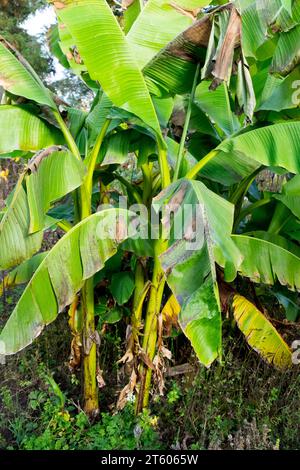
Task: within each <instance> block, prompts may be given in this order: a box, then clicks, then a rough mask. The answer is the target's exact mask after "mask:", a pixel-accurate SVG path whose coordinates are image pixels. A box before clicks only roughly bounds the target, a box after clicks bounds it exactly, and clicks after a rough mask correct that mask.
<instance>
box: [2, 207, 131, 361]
mask: <svg viewBox="0 0 300 470" xmlns="http://www.w3.org/2000/svg"><path fill="white" fill-rule="evenodd" d="M117 216H120V219H119V221H120V222H119V223H120V224H121V225H122V224H123V223H124V222H125V220H129V222H132V220H133V219H132V215H131V214H129V213H128V211H125V210H121V209H120V210H116V209H107V210H103V211H101V212H97V213H95V214H93V215H91V216H90V217H87V218H86V219H84V220H83V221H82V222H80V223H79V224H77V225H76V226H75V227H73V228H72V229H71V230H70V231H69V232H68V233H67V234H65V235H64V236H63V237H62V238H61V239H60V240H59V241H58V242H57V244H56V245H55V246H54V247H53V248H52V249H51V250H50V251H49V252H48V254H47V256H46V257H45V258H44V260H43V261H42V263H41V264H40V265H39V267H38V269H37V270H36V271H35V273H34V275H33V277H32V279H31V280H30V282H29V284H28V285H27V287H26V288H25V290H24V292H23V294H22V296H21V298H20V300H19V302H18V303H17V305H16V307H15V309H14V311H13V312H12V314H11V316H10V318H9V320H8V321H7V323H6V325H5V326H4V329H3V330H2V332H1V335H0V341H2V342H3V343H2V344H4V354H5V355H10V354H14V353H16V352H18V351H20V350H21V349H23V348H25V347H26V346H28V345H29V344H31V343H32V341H33V340H34V339H35V338H36V337H37V336H39V335H40V333H41V332H42V330H43V329H44V327H45V326H46V325H48V324H49V323H51V322H53V321H54V320H55V319H56V317H57V315H58V314H59V313H60V312H61V311H62V310H63V309H64V308H65V307H66V306H67V305H69V304H71V303H72V301H73V299H74V296H75V294H76V293H77V292H78V291H79V290H80V289H81V288H82V286H83V284H84V281H85V280H86V279H88V278H90V277H91V276H93V275H94V274H95V273H96V272H97V271H99V270H100V269H102V268H103V267H104V264H105V262H106V261H107V260H108V259H109V258H111V257H112V256H113V255H114V254H115V253H116V251H117V246H118V243H119V242H120V241H122V240H123V239H124V238H126V235H125V231H123V230H118V229H117V230H116V231H117V235H116V234H115V233H114V232H113V231H112V225H113V223H114V222H115V220H116V217H117ZM130 226H131V228H132V224H130ZM119 228H120V227H119ZM121 228H122V227H121ZM129 230H131V229H129ZM122 233H123V235H121V234H122ZM129 233H130V232H129ZM132 235H133V233H132Z"/></svg>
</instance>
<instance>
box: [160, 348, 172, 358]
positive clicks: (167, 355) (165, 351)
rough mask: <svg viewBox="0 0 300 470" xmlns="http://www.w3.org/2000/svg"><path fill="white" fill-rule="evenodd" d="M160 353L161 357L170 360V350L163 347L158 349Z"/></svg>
mask: <svg viewBox="0 0 300 470" xmlns="http://www.w3.org/2000/svg"><path fill="white" fill-rule="evenodd" d="M160 352H161V354H162V355H163V357H165V358H166V359H168V360H169V361H170V360H171V359H172V352H171V351H170V349H168V348H166V347H165V346H162V347H161V348H160Z"/></svg>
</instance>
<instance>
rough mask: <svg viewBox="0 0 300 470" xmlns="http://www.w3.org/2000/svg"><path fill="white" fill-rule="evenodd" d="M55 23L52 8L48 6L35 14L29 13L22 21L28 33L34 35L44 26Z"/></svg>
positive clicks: (42, 29)
mask: <svg viewBox="0 0 300 470" xmlns="http://www.w3.org/2000/svg"><path fill="white" fill-rule="evenodd" d="M54 23H55V13H54V9H53V8H52V7H51V6H49V7H46V8H45V9H44V10H42V11H41V12H37V13H36V14H35V15H30V16H29V17H28V18H27V20H26V21H24V23H23V27H24V28H25V29H27V31H28V33H29V34H32V35H36V34H39V33H42V32H43V31H44V30H45V28H47V27H49V26H51V25H52V24H54Z"/></svg>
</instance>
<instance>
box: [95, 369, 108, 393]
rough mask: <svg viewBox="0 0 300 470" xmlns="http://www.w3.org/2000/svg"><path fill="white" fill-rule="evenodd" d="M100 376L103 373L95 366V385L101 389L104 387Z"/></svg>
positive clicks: (103, 381)
mask: <svg viewBox="0 0 300 470" xmlns="http://www.w3.org/2000/svg"><path fill="white" fill-rule="evenodd" d="M102 374H103V371H102V370H101V369H100V367H99V366H97V373H96V379H97V384H98V387H99V388H103V387H105V385H106V383H105V380H104V378H103V375H102Z"/></svg>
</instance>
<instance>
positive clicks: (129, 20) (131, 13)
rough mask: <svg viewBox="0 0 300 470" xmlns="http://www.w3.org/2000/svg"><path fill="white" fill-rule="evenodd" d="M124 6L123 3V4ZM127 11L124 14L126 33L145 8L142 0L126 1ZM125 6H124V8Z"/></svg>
mask: <svg viewBox="0 0 300 470" xmlns="http://www.w3.org/2000/svg"><path fill="white" fill-rule="evenodd" d="M122 6H123V5H122ZM124 7H125V11H124V13H123V16H124V27H123V29H124V33H125V34H128V32H129V31H130V29H131V27H132V25H133V24H134V22H135V21H136V19H137V17H138V16H139V15H140V13H141V10H142V8H143V3H142V1H141V0H127V1H126V2H125V5H124ZM124 7H123V8H124Z"/></svg>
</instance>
